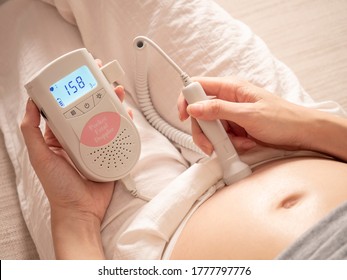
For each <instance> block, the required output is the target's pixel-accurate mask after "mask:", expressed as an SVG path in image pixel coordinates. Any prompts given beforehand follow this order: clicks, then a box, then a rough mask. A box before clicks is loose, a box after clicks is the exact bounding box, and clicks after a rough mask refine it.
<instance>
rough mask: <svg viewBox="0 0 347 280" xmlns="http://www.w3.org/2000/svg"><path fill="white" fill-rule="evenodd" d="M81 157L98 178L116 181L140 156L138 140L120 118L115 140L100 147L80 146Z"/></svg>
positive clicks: (127, 124) (134, 131) (126, 123)
mask: <svg viewBox="0 0 347 280" xmlns="http://www.w3.org/2000/svg"><path fill="white" fill-rule="evenodd" d="M80 151H81V157H82V159H83V161H84V163H85V164H86V165H87V166H88V168H89V169H90V170H91V171H92V172H93V173H96V174H97V175H99V176H103V177H107V178H114V179H118V178H120V177H122V176H123V174H125V173H128V172H129V171H130V170H131V169H132V168H133V166H134V165H135V164H136V162H137V160H138V158H139V154H140V139H139V136H138V134H137V131H136V128H134V127H133V126H132V125H131V124H130V122H129V121H128V120H127V119H125V118H123V117H122V120H121V125H120V128H119V130H118V133H117V135H116V136H115V138H114V139H113V140H112V141H111V142H110V143H109V144H107V145H104V146H101V147H88V146H86V145H84V144H80Z"/></svg>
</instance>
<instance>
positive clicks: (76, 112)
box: [64, 107, 83, 119]
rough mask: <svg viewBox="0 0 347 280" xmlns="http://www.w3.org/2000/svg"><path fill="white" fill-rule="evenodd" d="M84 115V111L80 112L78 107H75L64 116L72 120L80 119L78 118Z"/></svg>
mask: <svg viewBox="0 0 347 280" xmlns="http://www.w3.org/2000/svg"><path fill="white" fill-rule="evenodd" d="M82 114H83V112H82V111H80V110H78V109H77V108H76V107H73V108H72V109H70V110H69V111H67V112H65V113H64V116H65V118H67V119H71V118H74V117H78V116H80V115H82Z"/></svg>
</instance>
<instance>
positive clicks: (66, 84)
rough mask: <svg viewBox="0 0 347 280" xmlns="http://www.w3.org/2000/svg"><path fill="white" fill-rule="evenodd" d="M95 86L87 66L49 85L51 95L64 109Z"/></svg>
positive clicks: (95, 83)
mask: <svg viewBox="0 0 347 280" xmlns="http://www.w3.org/2000/svg"><path fill="white" fill-rule="evenodd" d="M96 86H97V82H96V80H95V78H94V76H93V74H92V73H91V72H90V70H89V68H88V67H87V66H85V65H84V66H82V67H80V68H78V69H77V70H75V71H73V72H72V73H70V74H69V75H67V76H65V77H64V78H62V79H61V80H59V81H58V82H56V83H55V84H53V85H51V86H50V88H49V91H50V92H51V93H52V94H53V96H54V98H55V100H56V101H57V103H58V104H59V106H60V107H62V108H65V107H66V106H68V105H70V104H71V103H72V102H74V101H76V100H77V99H79V98H80V97H82V96H83V95H85V94H87V93H88V92H90V91H91V90H92V89H94V88H95V87H96Z"/></svg>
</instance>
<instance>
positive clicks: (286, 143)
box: [178, 77, 347, 161]
mask: <svg viewBox="0 0 347 280" xmlns="http://www.w3.org/2000/svg"><path fill="white" fill-rule="evenodd" d="M195 80H196V81H198V82H200V83H201V85H202V87H203V88H204V90H205V92H206V94H207V95H208V96H213V97H214V98H212V99H210V100H205V101H200V102H197V103H194V104H191V105H188V104H187V103H186V101H185V100H184V97H183V95H182V94H181V95H180V97H179V100H178V110H179V116H180V119H181V120H185V119H187V118H188V117H189V116H191V117H192V134H193V140H194V142H195V143H196V144H197V145H198V146H199V147H200V148H201V149H202V150H203V151H204V152H205V153H207V154H211V153H212V151H213V147H212V144H211V143H210V142H209V141H208V139H207V138H206V136H205V135H204V134H203V132H202V131H201V129H200V128H199V125H198V123H197V121H196V119H201V120H216V119H220V120H222V123H223V125H224V127H225V129H226V131H227V133H228V135H229V137H230V140H231V141H232V142H233V144H234V146H235V148H236V149H237V151H238V152H239V153H240V154H242V153H243V152H245V151H247V150H249V149H252V148H254V147H255V146H256V145H258V144H260V145H265V146H271V147H277V148H284V149H290V150H313V151H317V152H322V153H326V154H328V155H331V156H334V157H337V158H340V159H342V160H344V161H347V149H346V146H345V143H346V142H347V120H346V119H344V118H342V117H337V116H334V115H332V114H329V113H325V112H321V111H318V110H315V109H310V108H305V107H302V106H299V105H296V104H293V103H290V102H288V101H286V100H284V99H282V98H280V97H278V96H276V95H274V94H271V93H270V92H268V91H266V90H265V89H263V88H260V87H257V86H255V85H253V84H251V83H249V82H246V81H241V80H238V79H237V78H234V77H224V78H218V77H216V78H196V79H195Z"/></svg>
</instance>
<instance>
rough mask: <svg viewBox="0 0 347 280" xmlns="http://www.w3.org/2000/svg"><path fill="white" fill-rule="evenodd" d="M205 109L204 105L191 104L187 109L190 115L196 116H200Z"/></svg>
mask: <svg viewBox="0 0 347 280" xmlns="http://www.w3.org/2000/svg"><path fill="white" fill-rule="evenodd" d="M203 109H204V105H202V104H198V103H195V104H191V105H189V106H188V107H187V111H188V113H189V114H193V115H194V116H200V115H201V113H202V111H203Z"/></svg>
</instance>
